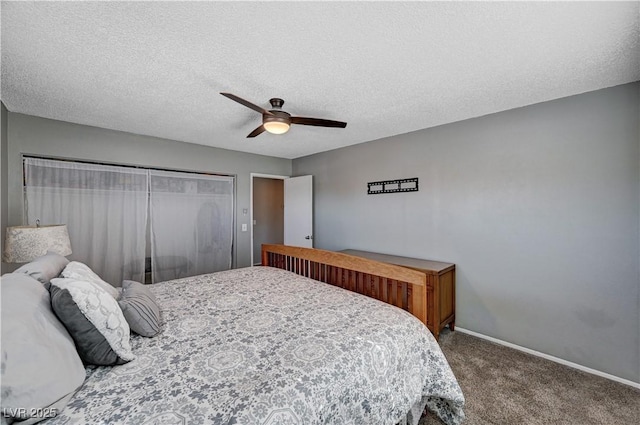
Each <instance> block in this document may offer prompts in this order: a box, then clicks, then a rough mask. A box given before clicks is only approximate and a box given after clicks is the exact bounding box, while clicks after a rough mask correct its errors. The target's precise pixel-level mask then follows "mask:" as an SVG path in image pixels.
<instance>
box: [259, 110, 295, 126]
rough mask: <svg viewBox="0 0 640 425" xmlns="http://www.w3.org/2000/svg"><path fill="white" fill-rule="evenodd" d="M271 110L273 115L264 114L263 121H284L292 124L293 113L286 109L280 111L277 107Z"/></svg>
mask: <svg viewBox="0 0 640 425" xmlns="http://www.w3.org/2000/svg"><path fill="white" fill-rule="evenodd" d="M269 112H271V113H272V114H273V115H267V114H262V122H263V123H267V122H283V123H286V124H289V125H291V114H289V113H287V112H284V111H279V110H276V109H272V110H271V111H269Z"/></svg>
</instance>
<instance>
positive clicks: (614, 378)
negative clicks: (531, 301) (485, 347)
mask: <svg viewBox="0 0 640 425" xmlns="http://www.w3.org/2000/svg"><path fill="white" fill-rule="evenodd" d="M455 329H456V332H461V333H463V334H469V335H472V336H475V337H477V338H481V339H486V340H487V341H491V342H494V343H496V344H500V345H504V346H505V347H509V348H513V349H514V350H518V351H523V352H525V353H528V354H531V355H534V356H537V357H542V358H543V359H547V360H551V361H552V362H556V363H560V364H561V365H565V366H569V367H572V368H574V369H578V370H581V371H583V372H587V373H590V374H592V375H597V376H600V377H602V378H606V379H610V380H612V381H616V382H620V383H621V384H625V385H629V386H630V387H634V388H638V389H640V383H639V382H633V381H630V380H628V379H624V378H620V377H618V376H615V375H611V374H608V373H604V372H600V371H599V370H595V369H591V368H589V367H586V366H582V365H579V364H577V363H573V362H570V361H568V360H564V359H561V358H559V357H554V356H550V355H549V354H545V353H541V352H539V351H535V350H532V349H530V348H526V347H521V346H519V345H516V344H512V343H510V342H507V341H503V340H501V339H497V338H493V337H491V336H487V335H483V334H481V333H478V332H474V331H470V330H468V329H465V328H461V327H460V326H456V327H455Z"/></svg>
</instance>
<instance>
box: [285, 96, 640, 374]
mask: <svg viewBox="0 0 640 425" xmlns="http://www.w3.org/2000/svg"><path fill="white" fill-rule="evenodd" d="M639 91H640V85H639V84H638V83H634V84H628V85H623V86H618V87H614V88H609V89H605V90H600V91H596V92H590V93H586V94H581V95H578V96H573V97H569V98H564V99H559V100H555V101H551V102H546V103H542V104H536V105H532V106H528V107H524V108H520V109H515V110H510V111H506V112H501V113H497V114H493V115H488V116H484V117H480V118H476V119H471V120H467V121H462V122H457V123H453V124H448V125H444V126H440V127H436V128H431V129H426V130H421V131H417V132H413V133H409V134H404V135H400V136H396V137H390V138H387V139H382V140H378V141H374V142H369V143H365V144H361V145H357V146H351V147H347V148H343V149H338V150H335V151H330V152H325V153H320V154H316V155H312V156H309V157H304V158H299V159H295V160H294V161H293V172H294V175H303V174H312V175H314V182H315V185H314V191H315V194H314V196H315V198H314V205H315V210H314V218H315V231H314V235H316V240H315V242H316V247H318V248H324V249H331V250H334V249H335V250H340V249H344V248H354V249H361V250H369V251H377V252H383V253H390V254H396V255H404V256H410V257H418V258H427V259H433V260H443V261H450V262H454V263H456V265H457V269H456V270H457V289H456V295H457V307H456V308H457V312H456V317H457V320H456V324H457V325H458V326H461V327H463V328H466V329H469V330H473V331H476V332H479V333H482V334H485V335H488V336H492V337H495V338H499V339H501V340H504V341H509V342H512V343H515V344H518V345H521V346H524V347H528V348H531V349H534V350H538V351H541V352H543V353H547V354H549V355H552V356H556V357H559V358H562V359H566V360H568V361H571V362H575V363H578V364H580V365H584V366H586V367H589V368H593V369H596V370H599V371H603V372H605V373H609V374H613V375H616V376H619V377H622V378H625V379H628V380H631V381H635V382H640V370H639V369H640V356H639V350H640V340H639V334H640V316H639V310H640V307H639V300H640V298H639V281H640V274H639V257H640V251H639V243H640V233H639V221H640V213H639V209H640V173H639V168H640V167H639V159H640V156H639V151H640V149H639V145H640V136H639V123H638V120H639V114H640V111H639V101H640V98H639ZM461 101H464V100H463V99H461ZM407 177H419V178H420V191H419V192H413V193H400V194H383V195H369V196H368V195H366V190H367V182H370V181H376V180H385V179H395V178H407Z"/></svg>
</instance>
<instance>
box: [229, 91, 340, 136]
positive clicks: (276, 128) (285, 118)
mask: <svg viewBox="0 0 640 425" xmlns="http://www.w3.org/2000/svg"><path fill="white" fill-rule="evenodd" d="M220 94H221V95H223V96H226V97H228V98H229V99H231V100H235V101H236V102H238V103H239V104H241V105H244V106H246V107H247V108H251V109H253V110H254V111H256V112H260V113H261V114H262V125H260V127H258V128H256V129H255V130H253V131H252V132H251V133H249V135H248V136H247V137H256V136H258V135H259V134H261V133H262V132H264V131H265V130H266V131H268V132H269V133H273V134H284V133H286V132H287V131H289V127H290V126H291V124H301V125H313V126H316V127H338V128H345V127H346V126H347V123H346V122H342V121H332V120H325V119H321V118H307V117H292V116H291V114H290V113H288V112H285V111H283V110H282V105H284V100H282V99H280V98H277V97H274V98H273V99H270V100H269V103H271V108H272V109H270V110H268V111H267V110H266V109H263V108H261V107H259V106H258V105H254V104H253V103H251V102H249V101H247V100H244V99H242V98H241V97H238V96H236V95H235V94H231V93H220Z"/></svg>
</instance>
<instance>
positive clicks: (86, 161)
mask: <svg viewBox="0 0 640 425" xmlns="http://www.w3.org/2000/svg"><path fill="white" fill-rule="evenodd" d="M25 158H34V159H49V160H54V161H66V162H76V163H80V164H95V165H105V166H118V167H126V168H137V169H144V170H155V171H174V172H178V173H187V174H203V175H207V176H220V177H233V178H234V179H235V178H236V176H237V175H236V174H223V173H212V172H209V171H194V170H181V169H178V168H159V167H151V166H146V165H133V164H121V163H118V162H100V161H92V160H89V159H73V158H63V157H56V156H44V155H32V154H22V162H24V159H25Z"/></svg>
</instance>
